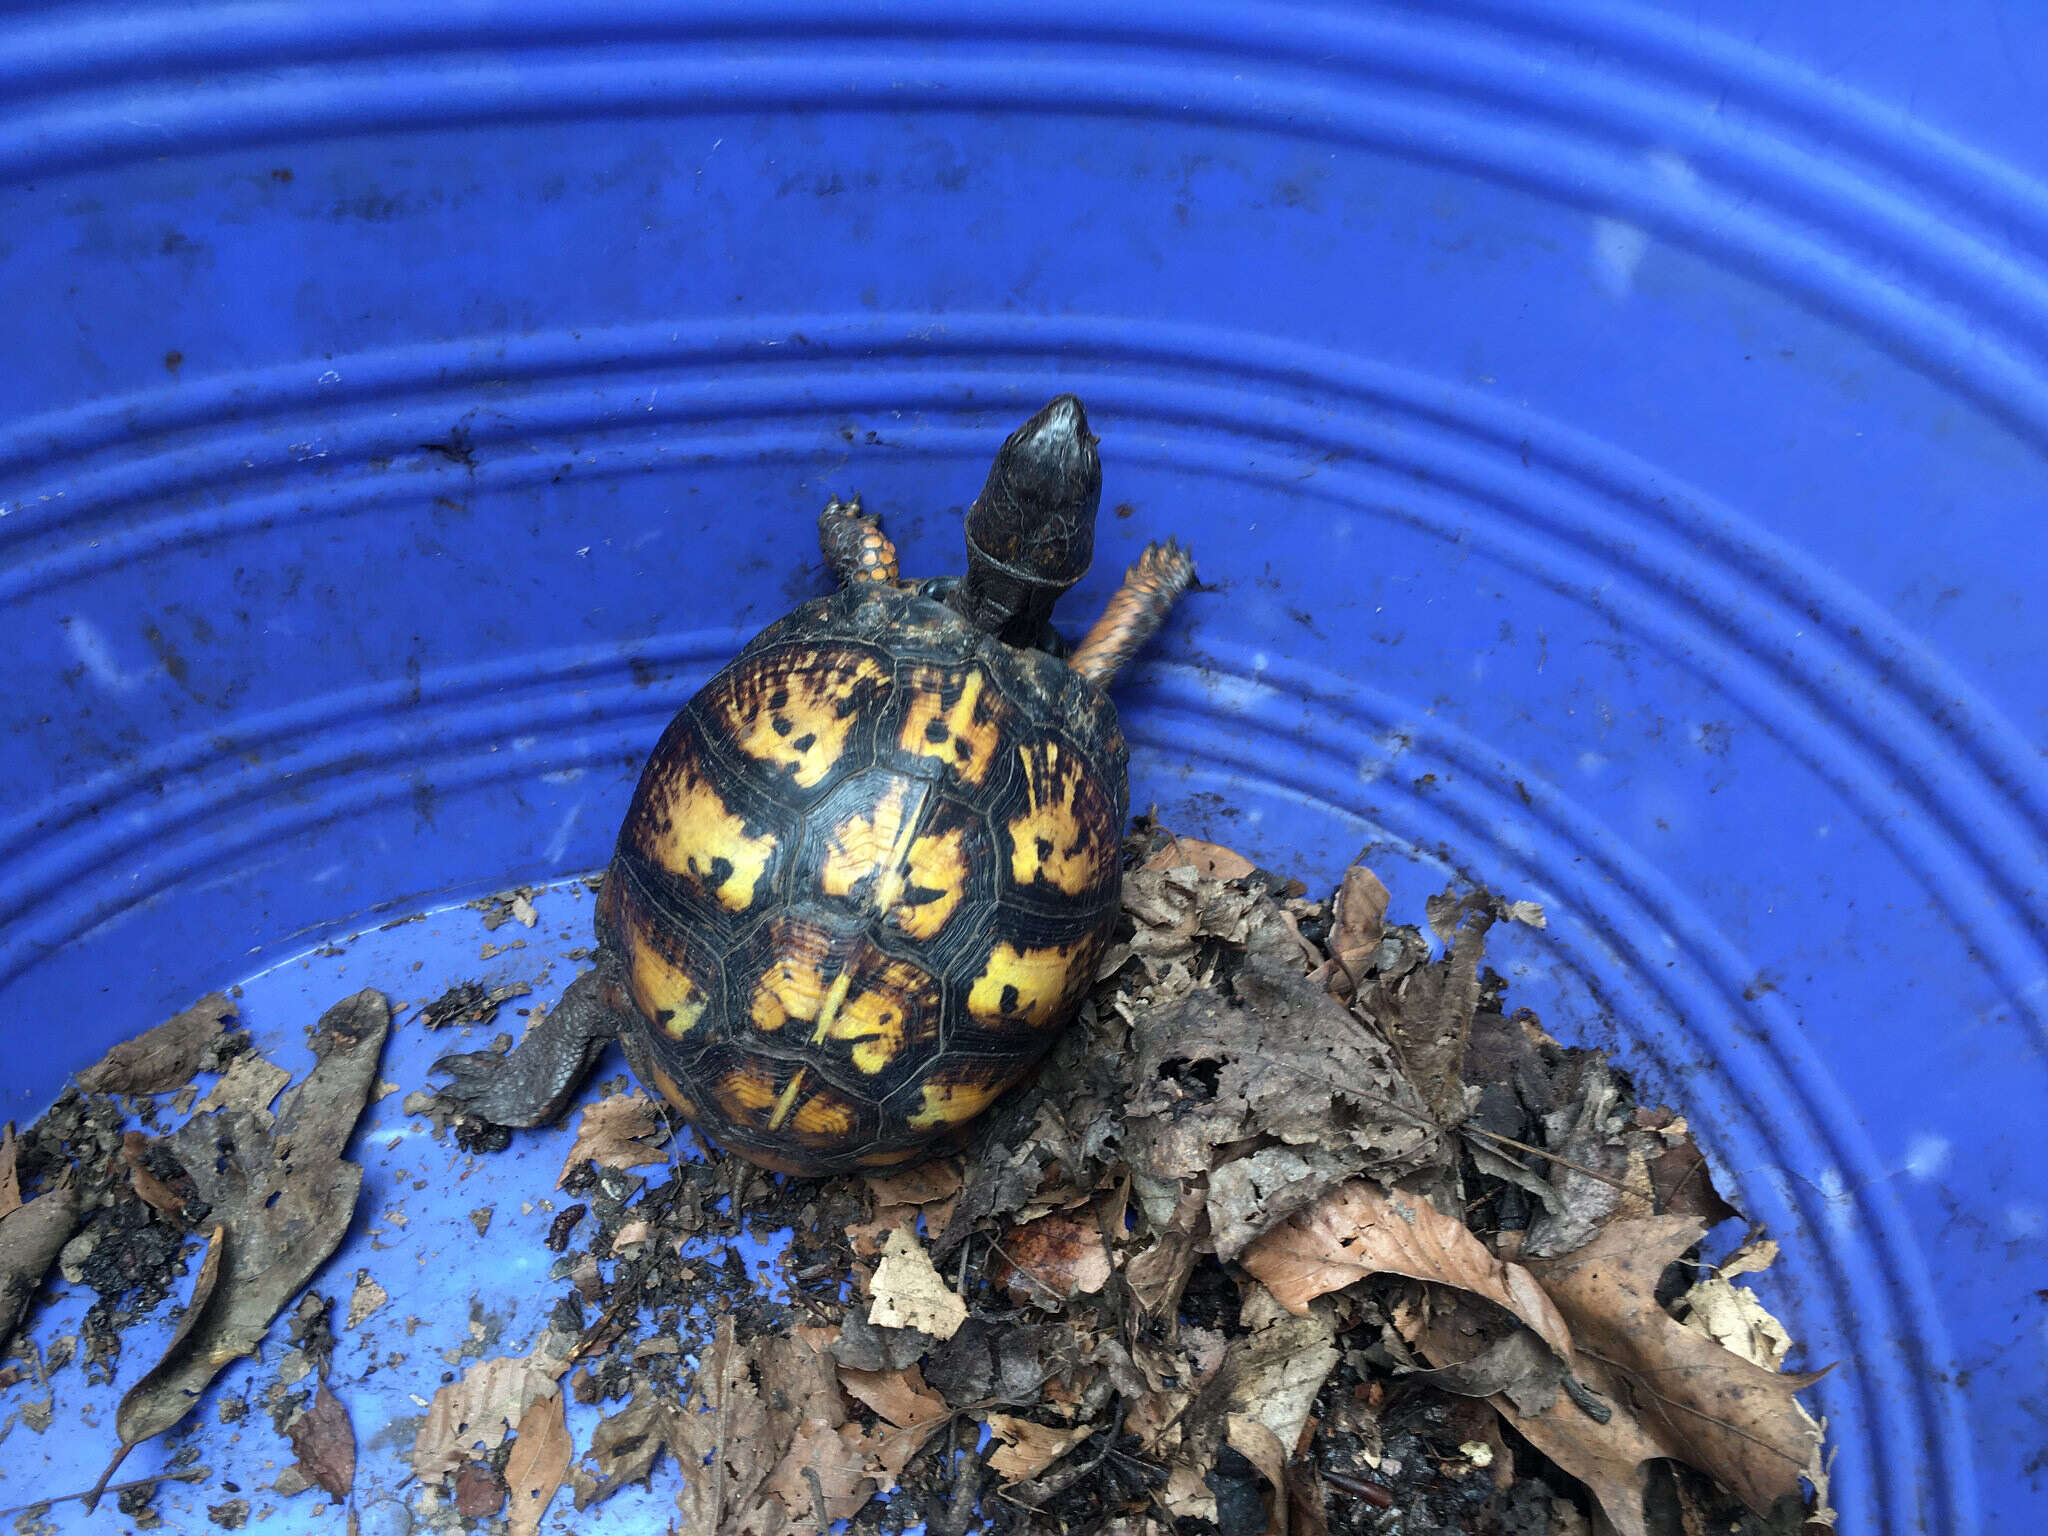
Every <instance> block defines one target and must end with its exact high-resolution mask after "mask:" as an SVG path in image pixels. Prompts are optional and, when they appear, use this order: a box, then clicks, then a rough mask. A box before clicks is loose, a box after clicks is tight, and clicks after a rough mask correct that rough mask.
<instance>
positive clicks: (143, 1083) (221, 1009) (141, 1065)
mask: <svg viewBox="0 0 2048 1536" xmlns="http://www.w3.org/2000/svg"><path fill="white" fill-rule="evenodd" d="M235 1013H236V1007H235V1004H234V1002H233V1000H232V999H230V998H228V997H226V996H225V995H223V994H222V993H219V992H209V993H208V994H207V995H206V996H205V997H202V998H201V999H199V1001H198V1002H196V1003H194V1004H193V1005H192V1006H191V1007H190V1008H187V1009H186V1010H185V1011H184V1012H183V1013H180V1014H176V1015H174V1016H173V1017H171V1018H168V1019H166V1020H164V1022H163V1023H161V1024H159V1025H157V1026H156V1027H155V1028H153V1029H146V1030H144V1031H143V1032H142V1033H141V1034H139V1035H137V1036H135V1038H134V1039H132V1040H123V1041H122V1042H121V1043H120V1044H119V1045H117V1046H115V1047H114V1048H113V1049H112V1050H110V1051H108V1052H107V1054H106V1055H104V1056H102V1057H101V1058H100V1059H99V1060H98V1061H97V1062H95V1063H94V1064H93V1065H92V1066H90V1067H87V1068H86V1069H85V1070H84V1071H83V1072H81V1073H79V1074H78V1086H79V1087H81V1088H83V1089H84V1090H85V1091H86V1092H87V1093H169V1092H170V1091H171V1090H172V1089H174V1088H181V1087H183V1086H184V1085H185V1083H186V1082H188V1081H189V1080H190V1079H191V1076H192V1074H193V1073H194V1072H195V1071H197V1070H198V1068H199V1058H200V1057H201V1056H202V1055H203V1054H204V1053H205V1050H206V1047H207V1046H208V1045H209V1044H211V1043H212V1041H213V1040H214V1038H215V1037H216V1036H217V1035H219V1034H220V1032H221V1030H222V1028H223V1027H224V1026H225V1025H226V1024H227V1022H228V1021H229V1020H230V1019H233V1018H234V1017H235Z"/></svg>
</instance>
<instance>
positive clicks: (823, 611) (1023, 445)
mask: <svg viewBox="0 0 2048 1536" xmlns="http://www.w3.org/2000/svg"><path fill="white" fill-rule="evenodd" d="M1095 444H1096V439H1095V438H1094V437H1092V436H1091V435H1090V434H1089V431H1088V419H1087V415H1086V413H1085V412H1084V411H1083V409H1082V406H1081V402H1080V401H1079V400H1077V399H1076V398H1074V397H1073V396H1072V395H1061V396H1060V397H1059V398H1058V399H1056V400H1054V401H1052V402H1051V403H1050V404H1049V405H1047V406H1046V407H1045V409H1043V410H1042V411H1040V412H1039V413H1038V414H1037V415H1036V416H1033V417H1032V418H1031V420H1030V421H1028V422H1026V423H1025V424H1024V425H1023V426H1022V427H1020V428H1019V429H1018V430H1017V431H1016V432H1014V433H1012V434H1011V435H1010V437H1009V439H1008V440H1007V441H1006V442H1005V443H1004V444H1003V446H1002V450H1001V452H999V453H998V454H997V456H996V460H995V463H994V466H993V467H992V468H991V469H990V471H989V475H988V480H987V483H986V484H985V485H984V486H983V488H982V491H981V494H980V496H979V497H978V498H976V500H975V502H974V504H973V506H972V507H971V508H970V509H969V510H968V513H967V526H966V532H967V574H966V575H965V576H964V577H960V578H957V579H956V578H950V577H948V578H939V579H936V580H925V581H905V580H902V579H901V578H900V577H899V574H898V570H897V563H896V552H895V549H894V547H893V546H892V545H891V544H890V542H889V540H888V538H887V537H886V536H885V535H884V534H883V533H882V531H881V527H880V525H879V523H878V522H877V520H876V519H875V518H873V517H870V516H867V515H864V514H863V513H862V511H861V507H860V503H859V500H858V498H856V499H855V500H853V501H852V502H849V503H842V502H840V501H838V500H836V499H835V500H833V501H832V502H831V504H830V505H828V506H827V507H826V509H825V511H824V513H823V515H822V516H821V517H820V519H819V537H820V543H821V544H822V546H823V548H824V552H825V558H826V561H827V563H828V564H829V565H830V567H831V569H832V571H833V573H834V574H835V575H836V576H837V577H838V579H839V582H840V588H839V590H838V591H837V592H835V593H833V594H832V595H831V596H829V597H821V598H817V599H815V600H813V601H811V602H807V603H804V604H802V605H800V606H799V607H798V608H796V609H795V610H794V611H793V612H791V613H790V614H788V615H787V616H786V617H784V618H783V619H781V620H780V621H779V622H777V623H775V624H772V625H770V626H769V627H768V628H767V629H765V630H763V631H762V632H761V633H760V634H759V635H757V636H756V637H755V638H754V639H753V640H752V641H751V642H750V643H749V644H748V645H747V646H746V648H745V649H744V650H742V651H741V652H740V653H739V655H738V656H737V657H735V658H734V660H733V661H732V663H731V664H730V665H728V666H727V667H726V668H725V669H724V670H723V671H721V672H720V673H719V674H718V675H717V676H716V677H714V678H713V679H712V680H711V681H710V682H709V683H707V684H706V685H705V686H704V688H703V689H702V690H701V691H700V692H699V693H698V694H697V695H696V697H695V698H693V699H692V700H691V701H690V702H689V704H688V705H687V706H686V707H685V708H684V709H683V711H682V712H681V713H680V714H678V715H677V716H676V717H675V719H674V720H673V721H672V722H671V723H670V724H669V727H668V729H667V730H666V731H665V732H664V733H663V734H662V738H661V741H660V743H659V744H658V745H657V746H656V747H655V749H654V753H653V755H652V756H651V757H650V758H649V759H648V760H647V766H646V767H645V769H644V770H642V772H641V775H640V782H639V786H638V788H637V789H636V790H635V791H634V794H633V801H632V805H631V807H630V808H629V809H628V811H627V813H626V820H625V824H624V826H623V827H622V828H621V830H620V832H619V839H618V845H617V848H616V850H615V852H614V854H613V857H612V862H611V866H610V868H609V869H608V870H607V871H606V872H605V877H604V884H603V889H602V892H601V894H600V896H599V898H598V903H597V934H598V940H599V947H598V951H597V956H596V963H595V967H594V969H592V970H591V971H589V972H586V973H585V974H584V975H582V976H580V977H578V978H577V980H576V981H575V982H573V983H571V985H570V986H569V988H568V990H567V991H566V993H565V994H564V995H563V998H562V1001H561V1003H560V1005H559V1006H557V1007H556V1008H555V1010H554V1011H553V1012H552V1013H550V1014H548V1015H547V1016H546V1017H545V1018H544V1019H541V1020H539V1021H538V1022H536V1023H535V1025H534V1026H533V1027H532V1028H530V1029H529V1030H528V1032H527V1034H526V1037H525V1039H523V1040H522V1041H521V1042H520V1044H519V1046H518V1047H517V1049H515V1050H513V1051H512V1052H511V1053H510V1054H509V1055H506V1056H497V1055H494V1054H491V1053H488V1052H482V1053H477V1054H471V1055H460V1056H451V1057H447V1058H444V1059H443V1060H442V1061H441V1062H440V1063H439V1064H438V1068H439V1070H441V1071H444V1072H446V1073H448V1074H449V1076H450V1078H451V1081H450V1083H449V1085H448V1087H447V1088H446V1089H444V1090H443V1094H444V1096H445V1097H446V1098H447V1099H448V1100H449V1101H450V1102H452V1103H453V1104H454V1105H456V1106H457V1107H458V1108H460V1109H462V1110H464V1111H466V1112H468V1113H471V1114H474V1115H476V1116H478V1117H480V1118H482V1119H485V1120H488V1121H491V1122H493V1123H495V1124H499V1125H537V1124H541V1123H543V1122H545V1121H548V1120H551V1119H553V1118H554V1117H555V1116H556V1115H557V1114H559V1113H560V1112H561V1110H562V1109H563V1108H564V1107H565V1106H566V1104H567V1102H568V1100H569V1098H570V1096H571V1095H572V1093H573V1092H574V1090H575V1088H576V1085H577V1083H578V1081H579V1080H580V1079H581V1078H582V1076H583V1075H584V1073H585V1071H586V1070H587V1068H588V1067H589V1065H590V1064H591V1062H592V1061H593V1060H594V1058H595V1057H596V1055H597V1053H598V1052H599V1051H600V1050H601V1049H602V1047H603V1045H604V1043H605V1042H606V1041H607V1040H610V1039H612V1038H613V1037H617V1038H618V1040H619V1041H620V1043H621V1045H622V1046H623V1047H624V1050H625V1053H626V1059H627V1061H628V1062H629V1063H630V1065H631V1066H632V1068H633V1070H634V1072H635V1074H636V1075H637V1076H638V1077H639V1078H640V1080H641V1081H642V1082H644V1083H646V1084H647V1085H648V1086H649V1087H651V1088H653V1089H654V1090H656V1091H657V1092H659V1093H660V1094H661V1095H662V1096H663V1097H664V1098H666V1099H667V1100H668V1101H669V1102H670V1103H672V1104H674V1105H675V1106H676V1108H677V1109H679V1110H680V1111H681V1112H682V1113H683V1114H684V1115H685V1116H686V1117H687V1118H688V1119H689V1120H690V1121H691V1122H692V1123H693V1124H694V1125H696V1126H697V1127H698V1128H699V1129H700V1130H701V1131H703V1132H704V1133H705V1134H706V1135H708V1136H709V1137H711V1138H712V1139H713V1140H715V1141H717V1142H719V1143H721V1144H722V1145H724V1146H725V1147H727V1148H729V1149H730V1150H732V1151H734V1152H738V1153H740V1154H742V1155H743V1156H745V1157H748V1158H750V1159H752V1160H753V1161H754V1162H757V1163H760V1164H762V1165H763V1166H765V1167H768V1168H772V1169H777V1170H780V1171H784V1172H790V1173H804V1174H817V1173H830V1172H836V1171H840V1170H844V1169H848V1168H854V1167H879V1166H886V1165H889V1164H894V1163H901V1162H907V1161H909V1160H911V1159H913V1158H915V1157H917V1156H918V1155H919V1154H920V1153H921V1152H922V1151H924V1150H925V1149H926V1148H927V1147H928V1146H929V1144H930V1143H931V1142H932V1141H933V1140H934V1139H935V1138H937V1137H940V1136H942V1135H944V1134H946V1133H948V1132H950V1131H953V1130H954V1129H956V1128H957V1127H959V1126H961V1125H963V1124H964V1123H965V1122H967V1121H968V1120H970V1119H972V1118H973V1117H974V1116H975V1115H977V1114H978V1113H980V1111H981V1110H982V1109H983V1108H984V1107H986V1106H987V1105H988V1104H989V1103H990V1102H991V1101H992V1100H993V1099H995V1098H996V1097H997V1096H998V1095H999V1094H1001V1093H1002V1092H1003V1091H1004V1090H1005V1089H1006V1088H1008V1087H1010V1086H1011V1085H1012V1084H1013V1083H1015V1082H1017V1081H1018V1080H1019V1079H1020V1078H1021V1077H1023V1076H1024V1075H1025V1074H1026V1073H1027V1072H1029V1071H1030V1069H1031V1068H1032V1066H1033V1065H1034V1064H1035V1063H1036V1062H1037V1061H1038V1060H1039V1059H1040V1058H1041V1057H1042V1056H1043V1055H1044V1054H1045V1052H1046V1050H1047V1049H1048V1048H1049V1047H1050V1046H1051V1045H1052V1043H1053V1042H1054V1040H1056V1039H1057V1038H1058V1035H1059V1032H1060V1031H1061V1029H1062V1028H1064V1027H1065V1025H1066V1024H1067V1022H1068V1020H1069V1019H1070V1017H1071V1016H1072V1014H1073V1012H1074V1010H1075V1008H1076V1007H1077V1006H1078V1004H1079V1002H1080V999H1081V997H1082V995H1083V994H1084V993H1085V992H1086V991H1087V989H1088V987H1089V984H1090V983H1091V982H1092V981H1093V979H1094V976H1095V968H1096V964H1097V962H1098V960H1099V959H1100V957H1101V954H1102V951H1103V949H1104V947H1105V946H1106V945H1107V943H1108V942H1109V939H1110V936H1111V934H1112V932H1113V930H1114V928H1115V926H1116V922H1117V916H1118V911H1119V907H1118V897H1119V886H1120V856H1121V843H1122V832H1123V825H1124V816H1125V811H1126V808H1127V803H1128V788H1127V785H1126V780H1125V763H1126V751H1125V747H1124V741H1123V736H1122V734H1121V732H1120V731H1119V729H1118V726H1117V716H1116V709H1115V707H1114V706H1113V705H1112V704H1111V703H1110V701H1109V699H1108V696H1107V695H1106V694H1105V693H1104V688H1105V687H1106V686H1107V684H1108V683H1109V681H1110V679H1111V677H1112V676H1113V675H1114V674H1115V673H1116V670H1117V668H1118V667H1119V666H1121V665H1122V664H1123V663H1124V662H1126V661H1128V660H1129V659H1130V657H1131V656H1132V655H1133V654H1134V653H1135V652H1136V650H1137V649H1138V647H1139V646H1141V645H1142V644H1143V643H1144V642H1145V641H1146V640H1147V639H1148V638H1149V637H1150V636H1151V635H1152V634H1153V633H1154V632H1155V631H1156V630H1157V629H1158V628H1159V625H1160V624H1161V622H1162V621H1163V620H1164V619H1165V617H1166V613H1167V610H1168V609H1169V608H1170V607H1171V606H1172V605H1173V602H1174V600H1175V599H1176V598H1177V597H1178V596H1179V595H1180V594H1181V593H1182V592H1183V591H1184V590H1186V588H1187V586H1188V584H1189V583H1190V582H1191V581H1192V579H1193V576H1194V567H1193V564H1192V562H1191V561H1190V560H1189V558H1188V556H1187V554H1186V553H1185V552H1183V551H1182V550H1181V549H1180V548H1179V547H1178V546H1177V545H1175V544H1173V543H1172V542H1170V541H1169V542H1168V543H1166V544H1163V545H1160V544H1155V545H1152V546H1151V547H1150V548H1148V549H1146V551H1145V552H1144V554H1143V555H1142V556H1141V557H1140V558H1139V560H1138V561H1137V563H1136V564H1135V565H1133V566H1132V567H1131V569H1130V571H1129V573H1128V575H1127V576H1126V577H1125V580H1124V584H1123V586H1122V588H1121V590H1119V591H1118V592H1117V593H1116V595H1115V596H1114V597H1112V598H1111V600H1110V602H1109V605H1108V607H1107V609H1106V611H1105V612H1104V614H1103V616H1102V618H1101V619H1100V621H1099V622H1098V623H1097V624H1096V625H1095V627H1094V628H1093V629H1092V630H1091V631H1090V632H1089V633H1088V635H1087V637H1086V638H1085V639H1083V640H1082V641H1081V643H1080V644H1079V646H1077V647H1076V648H1075V649H1074V650H1073V651H1072V653H1071V654H1067V652H1066V647H1065V645H1064V644H1063V643H1062V642H1061V640H1060V638H1059V636H1058V635H1057V634H1055V633H1054V631H1053V629H1052V626H1051V623H1050V617H1051V612H1052V607H1053V604H1054V602H1055V601H1056V600H1057V599H1058V597H1059V595H1060V594H1061V593H1062V592H1064V591H1065V590H1066V589H1067V588H1068V587H1070V586H1072V585H1073V584H1074V583H1075V582H1076V581H1078V580H1079V579H1080V578H1081V576H1082V574H1083V573H1084V572H1085V571H1086V570H1087V569H1088V563H1089V560H1090V558H1091V556H1092V554H1093V551H1094V542H1095V513H1096V507H1097V503H1098V502H1099V501H1100V499H1101V493H1102V469H1101V464H1100V461H1099V460H1098V458H1097V457H1096V451H1095Z"/></svg>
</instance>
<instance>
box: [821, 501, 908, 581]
mask: <svg viewBox="0 0 2048 1536" xmlns="http://www.w3.org/2000/svg"><path fill="white" fill-rule="evenodd" d="M818 547H819V548H820V549H822V550H823V551H824V552H825V564H827V565H828V566H830V567H831V568H832V574H833V575H834V576H836V577H837V578H838V579H839V584H840V585H841V586H846V587H852V586H858V585H860V584H861V583H863V582H884V583H887V584H889V585H892V586H893V585H894V584H895V583H896V581H897V580H898V579H899V578H900V576H901V574H902V573H901V571H900V570H899V569H898V568H897V564H896V546H895V545H894V544H893V543H891V542H890V540H889V535H887V534H886V533H884V532H882V522H881V519H880V518H876V517H870V516H869V515H868V514H867V513H865V512H863V511H861V509H860V497H859V495H858V494H856V495H855V496H854V498H853V500H851V501H841V500H840V499H839V498H838V497H837V496H834V497H833V498H832V499H831V500H830V501H828V502H826V503H825V510H824V511H823V512H820V513H819V514H818Z"/></svg>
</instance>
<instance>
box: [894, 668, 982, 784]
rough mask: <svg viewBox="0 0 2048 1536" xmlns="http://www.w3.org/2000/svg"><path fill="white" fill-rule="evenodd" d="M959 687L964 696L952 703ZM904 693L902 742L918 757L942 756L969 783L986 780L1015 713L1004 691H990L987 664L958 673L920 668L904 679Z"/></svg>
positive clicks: (978, 782) (960, 777) (903, 747)
mask: <svg viewBox="0 0 2048 1536" xmlns="http://www.w3.org/2000/svg"><path fill="white" fill-rule="evenodd" d="M956 676H957V679H958V681H957V684H956V682H955V678H956ZM955 686H957V687H958V688H959V696H958V697H957V698H956V699H955V700H954V702H953V704H952V706H951V707H950V708H949V707H948V706H947V704H946V698H945V696H946V694H947V693H948V692H949V691H951V689H952V688H953V687H955ZM903 696H904V699H905V703H904V706H903V727H902V729H901V730H900V731H898V732H897V735H896V744H897V746H899V747H901V748H902V749H903V750H904V751H905V752H908V753H911V754H913V755H915V756H918V757H932V758H937V759H938V760H939V761H940V762H942V763H944V764H946V766H947V767H949V768H951V769H952V770H953V773H954V774H955V775H956V776H957V777H958V778H959V779H960V780H961V781H962V782H963V783H967V784H973V785H976V786H977V787H978V786H979V785H981V784H982V783H983V782H984V781H985V780H986V779H987V778H988V771H989V768H990V767H991V766H992V765H993V764H994V762H995V758H996V752H997V749H998V748H1000V747H1001V746H1002V741H1003V725H1004V722H1005V720H1006V718H1007V717H1008V715H1009V708H1008V705H1007V704H1006V702H1005V701H1004V699H1003V697H1002V695H1001V694H1000V693H995V692H992V691H990V690H989V687H988V678H987V677H986V676H985V675H984V674H983V673H982V671H981V669H980V668H979V667H970V668H968V669H967V670H966V672H964V673H961V674H955V673H952V672H950V671H948V670H946V669H945V668H942V667H930V666H923V667H915V668H913V669H911V671H910V673H909V674H908V676H907V677H906V678H905V679H904V684H903Z"/></svg>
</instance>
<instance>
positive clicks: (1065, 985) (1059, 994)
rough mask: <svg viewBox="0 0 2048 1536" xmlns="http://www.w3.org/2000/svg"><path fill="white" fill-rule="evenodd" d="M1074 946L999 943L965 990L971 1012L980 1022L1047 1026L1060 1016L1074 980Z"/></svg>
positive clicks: (1034, 1027) (976, 1020)
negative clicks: (979, 972)
mask: <svg viewBox="0 0 2048 1536" xmlns="http://www.w3.org/2000/svg"><path fill="white" fill-rule="evenodd" d="M1075 969H1076V967H1075V964H1074V948H1073V946H1072V945H1070V944H1069V945H1061V946H1059V947H1057V948H1053V949H1019V948H1017V946H1016V945H1014V944H998V945H996V947H995V949H994V950H993V951H991V952H990V954H989V957H988V964H987V965H985V966H983V967H982V968H981V974H980V975H979V976H977V977H975V978H974V985H973V986H972V987H971V988H970V989H969V990H968V993H967V1011H968V1013H969V1014H970V1015H971V1016H972V1017H973V1019H974V1022H975V1023H977V1024H982V1025H989V1026H1000V1025H1004V1024H1026V1025H1029V1026H1030V1027H1032V1028H1033V1029H1040V1028H1043V1027H1044V1026H1045V1025H1047V1024H1049V1023H1051V1022H1052V1020H1053V1019H1054V1018H1056V1017H1057V1016H1058V1015H1059V1012H1060V1010H1061V1008H1062V1007H1063V1006H1064V1005H1065V1003H1066V1002H1067V999H1068V996H1069V994H1070V993H1071V991H1072V990H1073V988H1074V983H1075V979H1076V978H1075V975H1074V972H1075Z"/></svg>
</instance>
